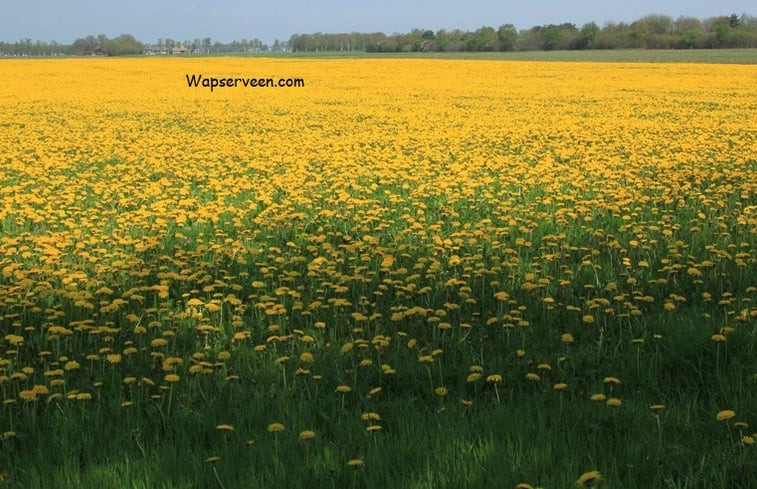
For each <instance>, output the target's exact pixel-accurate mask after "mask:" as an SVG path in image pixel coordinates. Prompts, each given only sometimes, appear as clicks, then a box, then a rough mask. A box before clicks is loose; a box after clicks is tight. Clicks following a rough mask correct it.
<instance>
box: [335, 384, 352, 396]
mask: <svg viewBox="0 0 757 489" xmlns="http://www.w3.org/2000/svg"><path fill="white" fill-rule="evenodd" d="M351 390H352V387H350V386H348V385H344V384H342V385H338V386H336V392H341V393H342V394H346V393H347V392H350V391H351Z"/></svg>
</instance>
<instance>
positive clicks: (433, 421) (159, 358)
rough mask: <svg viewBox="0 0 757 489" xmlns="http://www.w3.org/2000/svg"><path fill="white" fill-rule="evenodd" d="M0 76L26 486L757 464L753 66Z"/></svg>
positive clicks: (622, 472)
mask: <svg viewBox="0 0 757 489" xmlns="http://www.w3.org/2000/svg"><path fill="white" fill-rule="evenodd" d="M5 67H6V68H7V70H8V73H10V74H11V75H12V76H9V77H8V79H9V80H16V81H12V82H10V83H11V85H10V86H9V87H8V90H9V93H10V94H12V96H9V97H5V98H3V99H2V102H0V104H1V105H0V112H1V113H2V114H3V118H2V120H3V121H7V122H4V123H3V126H2V127H3V130H4V132H5V133H6V135H7V137H6V138H5V139H4V140H3V142H1V143H0V148H2V150H3V152H2V153H0V154H3V156H2V158H3V160H2V163H3V164H2V166H0V184H1V185H0V301H2V302H1V305H0V397H1V398H2V400H3V404H2V407H1V409H2V411H0V474H2V476H1V480H2V483H4V484H6V485H7V486H9V487H24V488H51V487H52V488H69V487H70V488H74V487H76V488H82V487H83V488H88V487H93V488H94V487H97V488H101V487H109V488H111V487H112V488H142V487H144V488H161V487H164V488H195V487H198V488H209V487H220V488H236V487H298V486H302V487H305V486H310V487H326V488H330V487H334V488H342V487H381V488H383V487H397V488H445V487H447V488H458V487H470V488H476V487H482V488H483V487H509V488H516V487H519V488H528V487H544V488H557V487H560V488H567V487H575V486H576V485H582V486H585V487H588V486H592V487H594V486H596V485H599V486H600V487H606V488H623V489H628V488H645V489H646V488H700V487H708V488H709V487H717V488H720V487H723V488H743V489H746V488H749V487H752V486H753V485H754V481H755V480H757V452H755V450H756V449H757V447H755V446H754V439H755V437H756V436H757V433H755V431H757V428H755V426H757V419H755V413H757V360H756V359H757V356H756V353H757V351H756V349H757V348H756V347H757V332H756V330H755V323H757V181H756V180H755V178H754V175H755V174H757V160H755V157H754V155H755V154H757V134H755V131H754V129H753V127H752V125H750V121H754V120H755V119H757V107H755V106H754V103H753V97H754V93H757V76H755V74H756V72H755V68H754V67H752V66H725V65H719V66H714V65H713V66H711V67H708V70H703V69H702V68H701V66H699V65H659V64H650V65H630V64H619V65H611V64H593V63H576V64H562V63H513V64H510V63H507V64H503V63H497V62H490V61H480V62H479V61H477V62H470V61H463V60H417V59H407V60H405V59H402V60H397V59H392V60H382V59H361V60H341V59H340V60H324V59H321V60H300V59H255V60H250V59H245V58H205V59H201V58H198V59H186V60H184V59H129V60H36V61H9V62H7V63H6V65H5ZM200 72H202V73H205V74H206V76H213V75H218V76H222V75H223V76H226V75H229V76H251V75H253V74H256V75H257V74H259V75H266V76H276V77H278V76H297V77H302V78H303V79H304V80H305V81H306V85H305V88H302V89H291V90H289V89H270V90H264V89H259V90H257V91H250V90H245V89H239V88H234V89H226V90H220V89H219V90H216V91H215V92H211V91H210V90H203V89H202V88H190V87H187V84H186V80H185V74H187V73H200ZM13 83H15V85H13ZM592 471H598V473H599V474H601V480H598V479H599V476H598V475H597V474H593V473H592ZM582 475H584V476H583V477H582ZM579 478H580V479H579ZM579 480H580V482H579Z"/></svg>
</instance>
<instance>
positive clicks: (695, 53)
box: [240, 49, 757, 64]
mask: <svg viewBox="0 0 757 489" xmlns="http://www.w3.org/2000/svg"><path fill="white" fill-rule="evenodd" d="M240 56H259V57H283V58H398V59H402V58H429V59H491V60H503V61H587V62H609V63H734V64H755V63H757V49H665V50H661V49H606V50H604V49H603V50H583V51H516V52H481V53H479V52H453V53H436V52H435V53H362V52H349V51H327V52H321V53H311V52H296V53H259V54H254V55H240Z"/></svg>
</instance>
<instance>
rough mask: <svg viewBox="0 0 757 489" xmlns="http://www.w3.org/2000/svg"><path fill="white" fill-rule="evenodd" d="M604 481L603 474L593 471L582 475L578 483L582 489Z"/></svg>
mask: <svg viewBox="0 0 757 489" xmlns="http://www.w3.org/2000/svg"><path fill="white" fill-rule="evenodd" d="M601 480H602V474H600V473H599V471H598V470H591V471H589V472H585V473H583V474H581V477H579V478H578V480H577V481H576V483H577V484H578V485H579V486H582V487H591V486H593V485H594V484H596V483H597V482H600V481H601Z"/></svg>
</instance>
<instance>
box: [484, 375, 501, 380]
mask: <svg viewBox="0 0 757 489" xmlns="http://www.w3.org/2000/svg"><path fill="white" fill-rule="evenodd" d="M486 381H487V382H502V376H501V375H499V374H491V375H489V376H487V377H486Z"/></svg>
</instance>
